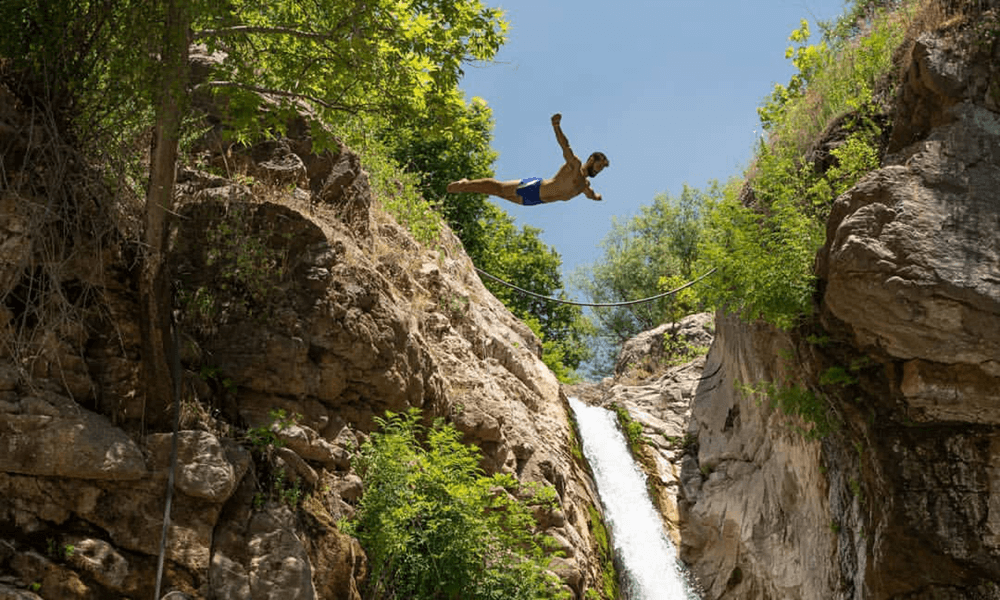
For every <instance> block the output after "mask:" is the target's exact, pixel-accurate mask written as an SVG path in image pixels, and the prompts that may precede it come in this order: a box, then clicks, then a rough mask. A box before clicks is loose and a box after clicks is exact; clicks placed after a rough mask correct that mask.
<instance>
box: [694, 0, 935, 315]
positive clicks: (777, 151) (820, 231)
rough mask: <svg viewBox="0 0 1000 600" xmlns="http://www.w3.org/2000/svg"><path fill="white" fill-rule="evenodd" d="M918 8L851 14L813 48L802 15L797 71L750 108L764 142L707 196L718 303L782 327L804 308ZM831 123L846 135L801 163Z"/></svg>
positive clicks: (870, 159)
mask: <svg viewBox="0 0 1000 600" xmlns="http://www.w3.org/2000/svg"><path fill="white" fill-rule="evenodd" d="M917 4H918V3H917V2H913V1H911V2H904V3H903V5H902V6H901V7H900V8H898V9H897V10H896V11H894V12H888V11H885V10H882V9H880V10H876V11H875V12H873V13H872V14H871V16H870V18H869V19H867V20H865V21H864V22H856V19H857V14H856V11H855V12H849V13H848V14H847V15H846V16H845V17H844V18H843V19H844V20H845V21H846V20H852V21H851V23H850V26H849V27H848V26H846V25H844V24H843V23H842V24H840V25H838V26H836V27H829V28H828V29H827V35H826V36H825V39H824V40H823V41H822V42H820V43H819V44H812V45H810V44H808V40H809V35H810V34H809V27H808V24H807V23H806V22H805V21H803V22H802V25H801V27H800V28H799V29H797V30H795V31H794V32H792V36H791V38H790V39H791V41H792V42H793V46H791V47H789V48H788V50H787V53H786V56H787V57H788V58H790V59H791V60H792V63H793V64H794V65H795V67H796V68H797V69H798V72H797V73H796V74H795V75H794V76H793V77H792V78H791V80H790V81H789V83H788V85H787V86H786V85H780V84H779V85H777V86H775V89H774V91H773V92H772V94H771V95H770V96H769V97H768V98H766V99H765V101H764V104H763V105H762V106H761V107H760V108H759V109H758V112H759V114H760V117H761V123H762V124H763V126H764V130H765V131H766V132H767V139H766V141H764V140H762V141H761V143H760V145H759V146H758V148H757V150H756V152H755V156H754V162H753V165H752V167H751V168H750V169H749V171H748V173H747V176H746V181H745V183H744V182H741V181H737V180H733V181H732V182H731V183H730V184H729V185H728V186H727V187H726V188H725V189H724V191H723V193H722V194H719V195H716V196H711V197H709V204H708V210H707V213H708V216H707V226H706V227H707V228H706V231H705V233H704V235H703V237H702V242H701V246H700V253H701V256H702V259H703V260H704V261H705V263H706V264H707V265H711V266H715V267H717V268H718V269H719V274H718V276H717V277H715V278H714V279H713V280H712V281H713V283H714V285H713V286H712V287H711V288H709V289H707V290H706V296H708V297H710V298H711V300H713V301H714V302H715V303H716V305H720V306H724V307H726V308H728V309H729V310H732V311H737V312H740V313H741V315H742V316H743V318H744V319H746V320H753V319H758V318H759V319H763V320H765V321H768V322H769V323H771V324H773V325H776V326H778V327H780V328H782V329H788V328H790V327H791V326H792V325H794V324H795V322H796V321H797V320H798V319H799V317H800V316H802V315H804V314H807V313H809V312H810V311H811V309H812V294H813V291H814V287H815V286H814V275H813V263H814V259H815V255H816V251H817V250H818V249H819V248H820V246H821V245H822V243H823V240H824V236H825V223H826V219H827V217H828V216H829V212H830V207H831V206H832V205H833V201H834V200H835V199H836V198H837V196H839V195H840V194H842V193H843V192H845V191H846V190H848V189H849V188H851V187H852V186H853V185H854V184H855V183H857V181H858V180H859V179H860V178H861V177H862V176H863V175H865V174H866V173H868V172H869V171H872V170H873V169H876V168H878V166H879V162H880V159H881V156H880V154H881V148H880V138H881V135H882V130H881V129H880V127H879V125H878V120H879V118H880V117H879V115H880V113H882V112H883V110H882V107H881V106H880V105H879V102H880V97H884V92H885V90H886V89H888V86H887V85H885V84H886V83H887V82H890V75H891V72H892V67H893V61H892V57H893V52H894V51H895V50H896V49H897V48H898V47H899V46H900V44H902V43H903V42H904V39H905V33H906V29H907V25H908V23H909V22H910V20H912V19H913V17H914V14H915V12H916V8H915V7H916V6H917ZM880 92H882V93H880ZM835 121H836V123H837V125H836V127H835V128H836V129H838V130H839V131H840V132H841V133H842V134H843V135H844V141H843V142H842V143H839V144H837V147H835V148H834V149H833V150H831V151H830V153H829V154H830V158H831V160H830V161H829V166H824V164H821V163H819V162H817V161H810V160H806V154H807V151H809V150H811V149H814V146H815V145H816V143H817V141H819V140H820V136H821V135H822V134H823V133H824V132H826V131H827V130H828V128H831V124H833V123H834V122H835Z"/></svg>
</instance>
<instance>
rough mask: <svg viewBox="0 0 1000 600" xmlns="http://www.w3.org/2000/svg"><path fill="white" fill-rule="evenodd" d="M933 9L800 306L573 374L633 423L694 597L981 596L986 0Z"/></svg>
mask: <svg viewBox="0 0 1000 600" xmlns="http://www.w3.org/2000/svg"><path fill="white" fill-rule="evenodd" d="M949 7H950V10H951V11H952V12H951V13H949V14H952V15H954V16H952V17H950V18H948V19H946V20H944V21H943V24H942V25H941V26H940V27H938V28H937V29H935V30H933V31H925V32H923V33H922V34H921V35H919V37H917V38H916V39H915V41H914V43H913V44H912V47H911V48H910V51H909V54H907V55H906V56H904V57H903V58H902V65H903V69H902V72H901V77H902V85H901V86H900V87H901V89H900V92H899V95H898V97H897V98H896V99H895V101H894V111H893V115H892V123H893V127H892V130H891V134H890V135H889V136H887V138H886V144H887V146H886V148H885V158H884V160H883V161H882V164H881V166H880V168H879V169H877V170H876V171H874V172H872V173H870V174H869V175H868V176H866V177H864V178H863V179H862V180H861V181H860V182H859V183H858V184H857V185H856V186H854V188H853V189H851V190H849V191H848V192H846V193H845V194H843V195H842V196H841V197H840V198H838V199H837V201H836V203H835V205H834V207H833V210H832V213H831V215H830V218H829V221H828V227H827V240H826V244H825V246H824V247H823V248H822V249H821V251H820V252H819V253H818V256H817V261H816V274H817V278H818V281H817V294H816V307H815V312H814V315H813V317H812V318H811V319H809V320H808V322H806V323H804V324H802V325H801V326H800V327H797V328H796V329H794V330H792V331H788V332H782V331H777V330H775V329H773V328H771V327H769V326H766V325H763V324H759V323H756V324H748V323H745V322H742V321H740V320H739V319H738V318H736V317H735V316H732V315H728V314H724V313H720V314H719V315H717V316H716V328H715V338H714V341H713V344H712V347H711V350H710V351H709V352H708V355H707V356H706V357H704V358H703V359H699V360H698V361H696V362H695V363H693V364H691V365H686V366H683V367H673V368H671V369H663V368H653V369H652V370H650V369H649V367H648V365H655V364H656V362H657V361H656V360H655V358H654V359H652V360H644V359H643V358H642V352H641V351H640V352H639V353H638V355H636V354H635V350H634V349H629V350H626V351H625V352H623V363H629V364H633V365H639V366H640V372H639V378H638V381H635V380H630V377H631V378H633V379H634V378H635V371H632V372H631V374H630V372H629V371H628V370H627V369H626V370H623V371H622V372H621V373H620V374H619V375H618V376H617V378H616V379H615V380H614V381H608V382H605V383H604V384H602V385H601V386H599V388H598V389H596V390H595V389H588V390H585V393H586V394H589V400H590V401H591V402H601V403H607V402H611V401H618V402H620V403H621V404H622V405H624V406H626V407H627V408H628V409H629V410H630V412H631V414H632V416H633V417H634V418H636V419H637V420H640V421H642V422H643V423H644V425H645V428H644V430H645V432H646V435H647V436H649V437H650V438H651V441H652V442H653V443H652V444H649V445H648V446H647V453H648V454H652V455H653V456H654V457H655V458H654V460H653V461H650V460H648V459H646V460H644V462H645V463H646V466H647V470H648V471H649V472H650V475H651V478H652V479H653V480H654V481H656V480H659V481H660V482H665V481H670V480H671V478H673V480H674V481H676V482H677V484H676V485H674V486H673V487H672V489H673V491H674V492H675V493H676V510H677V513H676V516H675V514H674V513H673V512H672V511H673V508H672V505H671V504H670V502H669V501H668V502H666V503H661V507H665V508H664V516H665V521H666V522H667V523H668V524H670V523H676V524H677V527H676V530H675V531H674V538H675V540H676V541H678V542H679V544H680V549H681V557H682V559H683V560H684V561H685V562H686V563H687V564H688V566H689V567H690V569H691V571H692V573H693V574H694V575H695V576H696V577H697V579H698V580H699V582H700V584H701V585H702V587H703V594H704V597H705V598H709V599H716V598H726V599H755V600H761V599H789V600H791V599H796V600H799V599H816V600H818V599H843V600H848V599H850V600H862V599H866V600H867V599H878V600H889V599H892V600H901V599H904V598H905V599H907V600H914V599H927V600H929V599H935V600H945V599H948V600H952V599H955V600H957V599H985V598H1000V535H998V531H1000V525H998V523H1000V469H998V468H997V465H1000V454H998V452H1000V427H998V425H1000V423H998V414H1000V412H998V411H1000V397H998V393H997V390H1000V369H998V366H997V365H998V364H1000V245H998V243H1000V242H998V240H1000V237H998V232H1000V200H998V195H997V194H998V192H997V190H1000V68H998V65H1000V44H998V43H997V41H996V35H995V32H996V31H997V30H1000V20H998V15H1000V5H997V3H995V2H992V3H991V2H979V3H951V4H950V5H949ZM647 337H648V336H647ZM639 345H640V346H643V347H645V348H649V347H650V345H649V344H648V343H644V344H643V343H640V344H639ZM688 369H693V370H694V373H693V374H692V375H691V376H689V377H687V378H684V375H683V374H684V373H685V372H686V370H688ZM581 395H583V394H581ZM685 399H688V401H689V404H688V402H687V401H685ZM650 406H652V407H654V410H650V408H649V407H650ZM671 407H672V408H671ZM685 414H689V417H688V418H689V421H688V424H687V427H686V433H687V439H686V440H685V441H684V443H683V444H676V445H673V444H666V443H664V441H663V439H661V437H662V436H660V435H659V433H660V432H662V431H674V432H676V431H677V428H676V427H670V426H669V422H670V419H672V418H676V417H681V418H683V416H684V415H685ZM649 415H656V416H657V418H656V419H655V420H654V419H650V418H648V417H649ZM675 435H676V434H675ZM662 465H667V466H666V467H663V466H662ZM661 489H666V490H667V492H666V493H667V495H668V496H669V495H670V489H671V488H670V486H663V487H661Z"/></svg>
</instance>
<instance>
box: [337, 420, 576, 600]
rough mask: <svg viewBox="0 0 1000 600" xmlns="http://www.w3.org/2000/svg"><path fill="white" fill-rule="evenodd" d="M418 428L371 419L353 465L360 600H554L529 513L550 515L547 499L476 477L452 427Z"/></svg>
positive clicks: (474, 452) (512, 483)
mask: <svg viewBox="0 0 1000 600" xmlns="http://www.w3.org/2000/svg"><path fill="white" fill-rule="evenodd" d="M419 418H420V413H419V411H418V410H416V409H414V410H412V411H410V412H409V413H407V414H405V415H404V414H393V413H389V414H388V415H387V416H386V418H385V419H379V420H378V423H379V425H380V426H381V431H379V432H375V433H372V435H371V437H370V439H369V440H368V441H367V442H365V444H364V445H363V446H362V447H361V450H360V453H359V454H358V458H357V461H356V468H357V470H358V473H359V474H360V475H361V476H362V478H363V479H364V482H365V493H364V495H363V496H362V498H361V502H360V504H359V505H358V513H357V516H356V518H355V519H354V520H353V521H352V522H351V523H350V526H349V528H348V530H349V531H350V532H351V533H353V534H354V535H356V536H357V537H358V539H360V540H361V542H362V544H363V545H364V547H365V549H366V551H367V553H368V561H369V567H370V569H371V577H370V578H369V587H370V590H369V597H371V598H414V599H419V598H442V597H444V598H483V599H487V598H504V599H518V598H523V599H524V600H535V599H538V598H557V597H562V596H563V594H562V592H561V590H560V585H559V581H558V580H557V579H556V578H555V577H553V576H552V575H551V574H547V573H546V569H547V567H548V560H547V559H546V548H545V540H544V539H542V538H541V536H537V535H535V534H534V532H533V529H534V527H535V519H534V517H533V516H532V513H531V506H539V507H542V506H548V508H549V509H551V508H553V507H554V506H555V504H554V502H555V498H556V496H555V491H554V490H553V489H552V488H551V487H537V488H534V489H530V488H525V487H524V486H522V485H521V484H520V483H519V482H518V481H517V479H515V478H514V477H513V476H512V475H509V474H499V473H498V474H495V475H493V476H486V475H484V474H482V472H481V471H480V469H479V466H478V465H479V459H480V456H479V451H478V449H477V448H475V447H470V446H467V445H464V444H462V443H461V441H460V440H461V434H460V433H459V432H458V431H457V430H456V429H455V428H454V427H452V426H450V425H446V424H444V423H442V422H440V421H439V422H436V423H435V424H434V425H433V426H432V427H431V428H429V429H427V428H424V427H422V426H421V425H420V423H419Z"/></svg>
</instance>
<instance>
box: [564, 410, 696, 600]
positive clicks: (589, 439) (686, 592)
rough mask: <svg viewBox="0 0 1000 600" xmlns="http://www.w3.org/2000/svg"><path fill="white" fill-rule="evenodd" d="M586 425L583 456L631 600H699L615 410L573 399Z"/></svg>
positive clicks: (582, 429) (581, 422) (579, 420)
mask: <svg viewBox="0 0 1000 600" xmlns="http://www.w3.org/2000/svg"><path fill="white" fill-rule="evenodd" d="M569 403H570V406H571V407H572V409H573V413H574V414H575V415H576V421H577V423H578V424H579V426H580V437H582V438H583V440H582V442H583V453H584V455H585V456H586V457H587V460H588V461H589V462H590V467H591V469H592V470H593V472H594V479H595V483H596V484H597V491H598V494H600V496H601V503H602V504H603V505H604V513H605V517H606V518H607V521H608V527H609V528H610V529H611V533H612V537H613V538H614V549H615V554H616V558H617V559H618V561H617V562H618V563H619V565H620V566H619V569H620V570H622V571H624V572H623V573H621V575H622V579H623V580H624V581H622V592H623V596H624V597H625V598H627V599H628V600H698V596H697V594H695V593H694V592H693V591H692V590H691V589H690V587H689V586H688V584H687V582H686V581H685V576H684V571H683V568H682V567H681V564H680V562H679V561H678V560H677V551H676V549H675V548H674V545H673V544H672V543H671V542H670V540H669V539H667V536H666V535H665V534H664V531H663V521H661V520H660V515H659V514H658V513H657V512H656V508H654V506H653V502H652V500H650V498H649V495H648V493H647V492H646V476H645V474H644V473H643V472H642V471H641V470H640V469H639V467H638V465H636V464H635V461H634V460H632V455H631V454H630V453H629V451H628V446H627V445H626V443H625V436H624V435H623V434H622V432H621V430H620V429H618V425H617V417H616V416H615V414H614V413H612V412H611V411H609V410H606V409H603V408H600V407H597V406H587V405H586V404H584V403H582V402H580V401H579V400H577V399H576V398H570V400H569Z"/></svg>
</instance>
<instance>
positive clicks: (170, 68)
mask: <svg viewBox="0 0 1000 600" xmlns="http://www.w3.org/2000/svg"><path fill="white" fill-rule="evenodd" d="M164 9H165V17H166V20H165V26H164V32H163V41H162V45H161V54H160V57H161V60H160V74H159V75H160V76H159V80H158V81H157V87H156V94H157V97H156V124H155V130H154V133H153V149H152V153H151V156H150V165H149V190H148V192H147V196H146V244H147V248H146V251H147V254H146V261H145V265H144V269H143V274H142V280H141V283H140V289H139V292H140V302H141V304H142V323H141V327H142V370H143V383H144V387H145V393H146V404H145V413H146V414H145V415H144V420H145V422H146V423H148V424H149V425H150V426H151V427H152V428H155V429H160V428H164V427H166V426H168V425H169V423H170V406H171V400H172V397H173V382H174V377H179V375H180V374H175V373H172V372H171V367H170V365H171V364H172V361H171V360H170V357H171V356H172V354H173V353H174V352H175V351H176V349H175V348H174V344H173V338H172V336H171V311H172V309H173V292H172V289H171V285H170V273H169V271H168V268H167V264H166V263H167V260H166V259H167V237H168V232H169V219H170V214H171V211H172V210H173V202H174V175H175V170H176V165H177V145H178V137H179V135H180V126H181V119H182V117H183V114H184V110H185V105H186V100H187V90H186V87H187V83H188V82H187V79H188V77H187V69H188V65H187V63H188V30H189V19H190V15H189V11H188V6H187V0H165V3H164Z"/></svg>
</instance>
